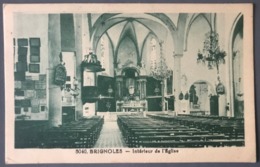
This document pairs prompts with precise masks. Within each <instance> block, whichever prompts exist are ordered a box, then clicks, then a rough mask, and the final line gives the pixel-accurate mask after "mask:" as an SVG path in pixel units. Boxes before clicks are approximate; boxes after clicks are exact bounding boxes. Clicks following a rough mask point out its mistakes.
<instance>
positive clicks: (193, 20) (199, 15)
mask: <svg viewBox="0 0 260 167" xmlns="http://www.w3.org/2000/svg"><path fill="white" fill-rule="evenodd" d="M200 17H202V18H203V19H205V21H206V23H207V25H208V26H209V28H210V30H212V25H211V22H210V20H209V19H208V18H207V17H206V15H205V14H204V13H198V14H193V15H192V17H191V19H190V22H189V23H188V26H187V30H186V34H185V37H184V38H185V39H184V50H185V51H187V49H188V37H189V32H190V29H191V27H192V25H193V23H194V22H195V21H196V20H197V19H199V18H200Z"/></svg>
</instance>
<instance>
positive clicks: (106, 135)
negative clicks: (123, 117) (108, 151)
mask: <svg viewBox="0 0 260 167" xmlns="http://www.w3.org/2000/svg"><path fill="white" fill-rule="evenodd" d="M122 147H127V146H126V144H125V142H124V139H123V137H122V135H121V132H120V130H119V128H118V125H117V122H116V118H115V116H114V115H105V122H104V125H103V128H102V130H101V133H100V136H99V138H98V140H97V142H96V144H95V146H94V148H122Z"/></svg>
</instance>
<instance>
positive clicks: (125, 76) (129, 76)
mask: <svg viewBox="0 0 260 167" xmlns="http://www.w3.org/2000/svg"><path fill="white" fill-rule="evenodd" d="M115 74H116V76H115V79H116V89H117V90H116V111H117V112H130V111H131V112H132V111H137V112H138V111H140V112H141V111H147V108H148V106H147V100H146V81H147V79H146V71H145V69H144V68H143V67H139V66H138V67H136V66H134V65H132V64H130V65H128V66H124V67H122V68H118V69H116V72H115Z"/></svg>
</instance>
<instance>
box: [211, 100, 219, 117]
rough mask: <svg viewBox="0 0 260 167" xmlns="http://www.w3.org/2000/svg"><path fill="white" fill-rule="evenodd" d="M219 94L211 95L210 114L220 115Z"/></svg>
mask: <svg viewBox="0 0 260 167" xmlns="http://www.w3.org/2000/svg"><path fill="white" fill-rule="evenodd" d="M218 113H219V112H218V96H211V97H210V115H219V114H218Z"/></svg>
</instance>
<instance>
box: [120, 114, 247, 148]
mask: <svg viewBox="0 0 260 167" xmlns="http://www.w3.org/2000/svg"><path fill="white" fill-rule="evenodd" d="M148 116H149V117H148V118H147V117H146V118H144V117H140V116H129V115H128V116H119V117H118V125H119V128H120V130H121V131H122V134H123V137H124V139H125V141H126V143H127V144H128V146H129V147H170V146H172V147H208V146H212V147H220V146H243V145H244V135H243V134H244V126H243V121H241V120H236V119H228V118H224V117H220V118H217V117H206V116H196V117H195V118H194V117H193V116H181V117H173V116H168V115H165V114H148ZM149 118H150V119H149Z"/></svg>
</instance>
